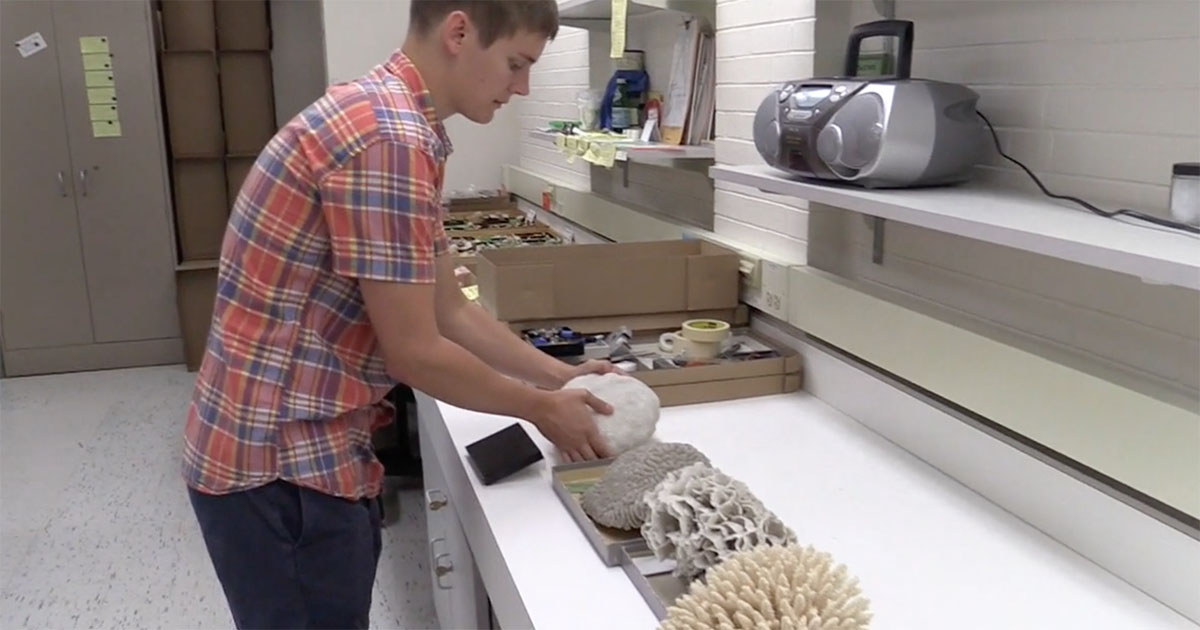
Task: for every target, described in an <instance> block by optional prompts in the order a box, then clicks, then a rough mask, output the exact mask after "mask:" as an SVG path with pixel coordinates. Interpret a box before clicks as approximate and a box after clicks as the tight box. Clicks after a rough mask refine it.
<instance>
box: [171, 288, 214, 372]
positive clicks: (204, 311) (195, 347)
mask: <svg viewBox="0 0 1200 630" xmlns="http://www.w3.org/2000/svg"><path fill="white" fill-rule="evenodd" d="M175 287H176V289H175V290H176V296H177V299H178V305H179V327H180V329H181V330H182V332H183V352H184V356H185V358H186V359H185V360H186V363H187V369H188V370H189V371H192V372H195V371H196V370H198V369H200V362H201V360H203V358H204V349H205V347H206V346H207V344H208V329H209V326H210V325H211V323H212V316H213V306H214V305H215V303H216V299H217V269H216V268H215V266H210V267H203V268H195V269H181V270H180V271H178V272H176V273H175Z"/></svg>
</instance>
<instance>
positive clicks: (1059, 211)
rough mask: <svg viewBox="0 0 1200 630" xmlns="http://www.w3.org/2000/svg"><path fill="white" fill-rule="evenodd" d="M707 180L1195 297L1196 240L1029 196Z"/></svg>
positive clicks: (751, 168)
mask: <svg viewBox="0 0 1200 630" xmlns="http://www.w3.org/2000/svg"><path fill="white" fill-rule="evenodd" d="M709 173H710V175H711V176H712V178H713V179H714V180H715V181H725V182H729V183H733V184H740V185H743V186H751V187H754V188H758V189H759V190H762V191H764V192H768V193H774V194H779V195H788V196H792V197H798V198H801V199H806V200H808V201H814V202H817V203H823V204H827V205H830V206H835V207H838V208H844V209H846V210H850V211H853V212H858V213H862V214H865V215H870V216H873V217H878V218H880V219H885V220H893V221H898V222H901V223H907V224H910V225H916V226H920V227H924V228H928V229H931V230H937V231H939V232H946V233H949V234H957V235H959V236H965V237H967V238H972V239H976V240H981V241H986V242H989V243H996V244H998V245H1005V246H1008V247H1012V248H1015V249H1019V250H1023V251H1028V252H1033V253H1037V254H1043V255H1046V256H1052V257H1054V258H1059V259H1063V260H1068V261H1072V262H1077V263H1080V264H1084V265H1090V266H1093V267H1098V268H1102V269H1108V270H1110V271H1118V272H1121V273H1127V274H1131V275H1134V276H1137V277H1139V278H1142V279H1143V280H1144V281H1146V282H1150V283H1155V284H1170V285H1176V286H1181V287H1187V288H1189V289H1197V290H1200V238H1198V237H1195V236H1192V235H1189V234H1185V233H1182V232H1171V231H1168V230H1166V229H1164V228H1158V227H1155V226H1151V225H1149V224H1144V223H1140V224H1135V223H1134V222H1133V221H1125V220H1116V219H1107V218H1104V217H1100V216H1097V215H1094V214H1091V213H1089V212H1088V211H1086V210H1084V209H1082V208H1077V207H1075V206H1072V205H1069V204H1067V203H1060V202H1058V201H1055V200H1053V199H1048V198H1045V197H1042V196H1037V195H1035V194H1025V193H1021V192H1018V191H1012V190H1005V189H1001V188H996V187H990V186H986V185H982V184H968V185H963V186H956V187H947V188H928V189H913V190H868V189H862V188H853V187H849V186H843V185H836V184H813V183H808V182H806V181H803V180H801V179H799V178H793V177H789V176H788V175H787V174H784V173H781V172H780V171H778V170H776V169H774V168H771V167H769V166H767V165H765V164H763V165H745V166H725V165H720V166H714V167H712V168H711V169H710V170H709Z"/></svg>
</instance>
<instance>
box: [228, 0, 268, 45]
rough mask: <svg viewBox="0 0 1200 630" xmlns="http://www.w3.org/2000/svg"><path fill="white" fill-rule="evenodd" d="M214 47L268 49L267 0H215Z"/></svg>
mask: <svg viewBox="0 0 1200 630" xmlns="http://www.w3.org/2000/svg"><path fill="white" fill-rule="evenodd" d="M214 9H215V13H216V22H217V46H218V47H219V48H220V49H221V50H270V49H271V23H270V17H269V15H268V13H267V0H216V6H215V7H214Z"/></svg>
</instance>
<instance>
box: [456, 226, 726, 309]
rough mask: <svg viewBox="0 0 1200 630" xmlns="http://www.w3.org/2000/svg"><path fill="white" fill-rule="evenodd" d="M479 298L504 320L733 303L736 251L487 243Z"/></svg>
mask: <svg viewBox="0 0 1200 630" xmlns="http://www.w3.org/2000/svg"><path fill="white" fill-rule="evenodd" d="M478 258H479V265H478V269H479V281H480V283H479V288H480V300H481V303H483V304H484V305H485V306H486V307H487V308H488V310H490V311H491V312H492V313H493V314H494V315H495V316H496V317H497V318H498V319H500V320H502V321H518V320H534V319H557V318H568V317H602V316H613V315H637V314H647V313H665V312H678V311H694V310H703V309H722V308H734V307H736V306H737V304H738V265H739V262H740V261H739V257H738V255H737V254H736V253H735V252H733V251H732V250H729V249H726V248H723V247H720V246H718V245H715V244H712V243H707V242H704V241H658V242H649V243H604V244H587V245H563V246H559V247H542V248H520V249H506V250H486V251H483V252H480V253H479V254H478Z"/></svg>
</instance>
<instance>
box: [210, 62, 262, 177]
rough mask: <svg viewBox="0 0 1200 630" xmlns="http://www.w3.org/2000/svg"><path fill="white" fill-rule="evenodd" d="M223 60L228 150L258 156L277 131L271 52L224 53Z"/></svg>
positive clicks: (222, 92)
mask: <svg viewBox="0 0 1200 630" xmlns="http://www.w3.org/2000/svg"><path fill="white" fill-rule="evenodd" d="M220 60H221V112H222V119H223V121H224V123H225V150H226V152H227V153H228V154H229V155H231V156H238V157H248V156H254V155H258V154H259V152H261V151H262V149H263V147H265V146H266V145H267V142H269V141H270V140H271V137H272V136H274V135H275V131H276V128H275V96H274V88H273V85H274V84H273V83H272V79H271V55H270V53H265V52H222V53H220Z"/></svg>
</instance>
